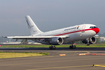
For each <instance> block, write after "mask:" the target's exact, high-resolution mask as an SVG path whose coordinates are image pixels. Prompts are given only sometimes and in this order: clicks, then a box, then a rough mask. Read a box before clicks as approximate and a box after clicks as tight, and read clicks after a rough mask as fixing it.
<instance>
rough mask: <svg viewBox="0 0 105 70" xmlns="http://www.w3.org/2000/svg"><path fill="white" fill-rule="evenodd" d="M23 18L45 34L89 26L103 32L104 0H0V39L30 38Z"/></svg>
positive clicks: (104, 25)
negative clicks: (9, 37)
mask: <svg viewBox="0 0 105 70" xmlns="http://www.w3.org/2000/svg"><path fill="white" fill-rule="evenodd" d="M26 15H30V17H31V18H32V19H33V21H34V22H35V23H36V25H37V26H38V27H39V29H40V30H41V31H44V32H45V31H50V30H55V29H59V28H64V27H69V26H73V25H79V24H84V23H89V24H95V25H97V27H99V28H100V33H101V34H102V33H105V28H104V27H105V0H0V36H15V35H17V36H22V35H30V32H29V29H28V26H27V23H26V20H25V16H26Z"/></svg>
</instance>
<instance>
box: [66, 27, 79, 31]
mask: <svg viewBox="0 0 105 70" xmlns="http://www.w3.org/2000/svg"><path fill="white" fill-rule="evenodd" d="M74 29H78V27H73V28H68V29H64V31H69V30H74Z"/></svg>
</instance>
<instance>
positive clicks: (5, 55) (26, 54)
mask: <svg viewBox="0 0 105 70" xmlns="http://www.w3.org/2000/svg"><path fill="white" fill-rule="evenodd" d="M43 55H49V53H42V52H41V53H30V52H24V53H16V52H0V59H1V58H16V57H33V56H43Z"/></svg>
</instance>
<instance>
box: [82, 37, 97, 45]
mask: <svg viewBox="0 0 105 70" xmlns="http://www.w3.org/2000/svg"><path fill="white" fill-rule="evenodd" d="M82 43H85V44H95V43H96V38H95V37H91V38H89V39H85V40H83V41H82Z"/></svg>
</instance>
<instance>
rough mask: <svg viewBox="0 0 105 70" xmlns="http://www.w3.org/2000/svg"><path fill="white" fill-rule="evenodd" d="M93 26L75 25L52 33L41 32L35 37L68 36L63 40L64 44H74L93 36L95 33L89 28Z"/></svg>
mask: <svg viewBox="0 0 105 70" xmlns="http://www.w3.org/2000/svg"><path fill="white" fill-rule="evenodd" d="M91 26H95V25H93V24H81V25H75V26H71V27H67V28H62V29H57V30H53V31H48V32H43V33H40V34H35V36H64V35H68V36H69V37H68V38H66V39H64V43H67V42H74V41H78V40H83V39H86V38H90V37H93V36H95V35H96V34H97V33H96V32H95V30H96V29H95V28H94V29H95V30H94V29H92V28H90V27H91Z"/></svg>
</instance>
